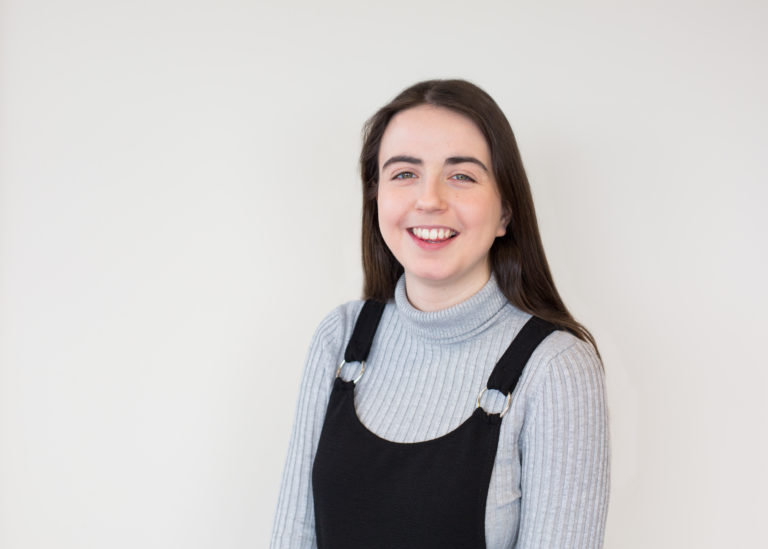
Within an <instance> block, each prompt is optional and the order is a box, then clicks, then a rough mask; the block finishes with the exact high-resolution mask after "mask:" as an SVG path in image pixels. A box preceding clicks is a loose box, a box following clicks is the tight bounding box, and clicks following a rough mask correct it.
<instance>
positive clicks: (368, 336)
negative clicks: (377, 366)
mask: <svg viewBox="0 0 768 549" xmlns="http://www.w3.org/2000/svg"><path fill="white" fill-rule="evenodd" d="M382 313H384V303H381V302H380V301H374V300H373V299H369V300H368V301H366V302H365V303H364V304H363V308H362V310H361V311H360V315H359V316H358V317H357V323H356V324H355V329H354V331H353V332H352V337H351V338H350V339H349V343H347V349H346V351H344V360H345V361H346V362H362V361H364V360H365V359H366V358H368V352H369V351H370V350H371V344H372V343H373V336H374V335H376V328H377V327H378V326H379V321H380V320H381V315H382Z"/></svg>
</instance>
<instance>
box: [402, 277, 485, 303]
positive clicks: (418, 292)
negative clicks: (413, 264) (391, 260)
mask: <svg viewBox="0 0 768 549" xmlns="http://www.w3.org/2000/svg"><path fill="white" fill-rule="evenodd" d="M490 277H491V273H490V269H489V270H488V271H487V272H485V273H484V274H483V275H482V276H478V277H475V278H474V279H473V280H470V281H466V280H462V281H461V282H460V283H456V282H446V281H440V282H433V281H429V280H423V279H418V278H415V277H409V276H408V273H406V274H405V288H406V294H407V296H408V301H409V302H410V304H411V305H413V306H414V307H415V308H416V309H418V310H420V311H426V312H432V311H440V310H442V309H447V308H448V307H453V306H454V305H457V304H459V303H461V302H462V301H466V300H467V299H469V298H470V297H472V296H473V295H475V294H476V293H477V292H479V291H480V290H481V289H482V287H483V286H485V284H486V283H487V282H488V280H489V279H490Z"/></svg>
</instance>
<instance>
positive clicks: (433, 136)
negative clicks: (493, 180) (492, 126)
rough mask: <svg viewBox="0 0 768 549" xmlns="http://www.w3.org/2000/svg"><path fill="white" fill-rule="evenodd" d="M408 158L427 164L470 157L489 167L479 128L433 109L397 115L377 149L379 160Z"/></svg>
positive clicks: (443, 110) (425, 107)
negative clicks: (420, 160)
mask: <svg viewBox="0 0 768 549" xmlns="http://www.w3.org/2000/svg"><path fill="white" fill-rule="evenodd" d="M399 154H409V155H413V156H417V157H419V158H422V157H423V158H424V159H425V160H429V159H431V158H433V157H434V158H435V159H436V160H442V159H444V158H447V157H450V156H474V157H476V158H478V159H480V160H482V161H483V162H486V165H490V156H491V153H490V149H489V148H488V143H487V142H486V141H485V137H484V136H483V134H482V132H481V131H480V128H478V127H477V125H475V123H474V122H472V120H470V119H469V118H468V117H466V116H464V115H463V114H459V113H457V112H455V111H452V110H450V109H446V108H443V107H435V106H433V105H419V106H418V107H413V108H410V109H406V110H404V111H401V112H399V113H397V114H396V115H395V116H394V117H393V118H392V120H390V122H389V124H388V125H387V129H386V130H385V131H384V135H383V136H382V139H381V146H380V147H379V165H380V166H381V162H382V159H384V158H388V157H390V156H393V155H399Z"/></svg>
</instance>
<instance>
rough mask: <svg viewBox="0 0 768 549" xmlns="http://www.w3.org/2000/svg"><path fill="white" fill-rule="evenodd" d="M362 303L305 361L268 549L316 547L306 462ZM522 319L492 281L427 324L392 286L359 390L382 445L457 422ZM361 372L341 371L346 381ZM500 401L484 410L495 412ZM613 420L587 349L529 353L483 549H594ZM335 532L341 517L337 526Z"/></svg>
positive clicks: (499, 462)
mask: <svg viewBox="0 0 768 549" xmlns="http://www.w3.org/2000/svg"><path fill="white" fill-rule="evenodd" d="M362 304H363V302H362V301H352V302H349V303H346V304H345V305H342V306H340V307H338V308H337V309H335V310H334V311H332V312H331V313H330V314H329V315H328V316H327V317H326V318H325V319H324V320H323V321H322V322H321V323H320V325H319V326H318V328H317V330H316V332H315V335H314V337H313V339H312V343H311V345H310V348H309V352H308V354H307V360H306V366H305V370H304V374H303V378H302V381H301V387H300V392H299V398H298V406H297V410H296V418H295V423H294V427H293V433H292V435H291V441H290V445H289V448H288V457H287V459H286V463H285V469H284V472H283V479H282V485H281V488H280V496H279V501H278V505H277V511H276V514H275V521H274V528H273V531H272V540H271V547H272V548H273V549H278V548H280V549H282V548H291V549H299V548H302V549H303V548H307V549H309V548H314V547H316V542H315V525H314V510H313V500H312V483H311V473H312V462H313V460H314V455H315V450H316V448H317V444H318V439H319V437H320V431H321V429H322V426H323V420H324V418H325V409H326V406H327V404H328V397H329V395H330V391H331V387H332V385H333V380H334V376H335V371H336V368H337V366H338V365H339V363H340V362H341V361H342V359H343V355H344V349H345V347H346V344H347V341H348V340H349V338H350V336H351V334H352V329H353V327H354V324H355V320H356V319H357V315H358V313H359V312H360V309H361V307H362ZM528 318H530V315H529V314H527V313H524V312H522V311H520V310H519V309H517V308H516V307H514V306H512V305H511V304H510V303H509V302H508V301H507V299H506V298H505V297H504V295H503V294H502V292H501V290H500V289H499V287H498V285H497V284H496V281H495V279H494V278H493V277H491V279H490V280H489V281H488V283H487V284H486V285H485V286H484V287H483V288H482V289H481V290H480V291H479V292H478V293H476V294H475V295H474V296H472V297H470V298H469V299H467V300H466V301H464V302H462V303H459V304H458V305H455V306H453V307H449V308H447V309H443V310H440V311H435V312H423V311H419V310H418V309H415V308H414V307H413V306H412V305H411V304H410V303H409V301H408V298H407V296H406V291H405V279H404V278H401V279H400V280H399V281H398V284H397V287H396V290H395V297H394V300H390V302H389V303H388V304H387V306H386V308H385V310H384V314H383V316H382V319H381V322H380V324H379V327H378V330H377V332H376V337H375V339H374V342H373V346H372V347H371V351H370V353H369V355H368V361H367V362H366V369H365V374H364V375H363V377H362V379H361V380H360V381H359V382H358V384H357V385H356V388H355V407H356V409H357V414H358V416H359V417H360V420H361V421H362V423H363V424H364V425H365V426H366V427H367V428H368V429H369V430H371V431H373V432H374V433H376V434H377V435H379V436H380V437H382V438H385V439H388V440H392V441H396V442H419V441H423V440H429V439H433V438H437V437H439V436H442V435H444V434H446V433H448V432H450V431H452V430H453V429H455V428H456V427H458V426H459V425H460V424H461V423H462V422H463V421H465V420H466V419H467V418H468V417H469V416H470V415H471V414H472V412H473V410H474V408H475V406H476V399H477V396H478V394H479V393H480V391H481V389H483V388H484V387H485V385H486V381H487V380H488V377H489V376H490V374H491V371H492V370H493V367H494V366H495V364H496V362H497V361H498V359H499V358H500V357H501V355H502V353H503V352H504V351H505V350H506V348H507V346H508V345H509V344H510V342H511V341H512V340H513V339H514V337H515V336H516V335H517V333H518V331H519V330H520V329H521V328H522V327H523V325H524V324H525V322H526V321H527V320H528ZM358 369H359V364H349V365H345V366H344V368H343V369H342V377H344V378H345V379H351V378H352V377H354V376H355V375H356V374H357V371H358ZM504 402H505V398H504V397H503V395H501V393H498V392H497V391H486V394H485V395H484V397H483V400H482V401H481V404H482V405H483V407H484V408H485V409H486V410H487V411H489V412H500V411H501V409H502V408H503V405H504ZM608 489H609V448H608V418H607V410H606V403H605V389H604V382H603V369H602V366H601V364H600V361H599V359H598V358H597V356H596V354H595V351H594V350H593V349H592V347H591V345H589V344H587V343H585V342H583V341H581V340H579V339H578V338H576V337H574V336H573V335H571V334H570V333H567V332H564V331H557V332H555V333H553V334H551V335H550V336H548V337H547V338H546V339H545V340H544V341H543V342H542V343H541V344H540V345H539V347H538V348H537V349H536V351H535V352H534V354H533V355H532V356H531V359H530V360H529V361H528V364H527V365H526V367H525V370H524V371H523V374H522V376H521V377H520V380H519V382H518V384H517V387H516V388H515V390H514V392H513V394H512V401H511V408H510V410H509V412H508V413H507V414H506V415H505V416H504V418H503V420H502V424H501V434H500V437H499V444H498V450H497V453H496V462H495V465H494V469H493V474H492V477H491V484H490V486H489V491H488V499H487V505H486V518H485V530H486V544H487V547H488V549H500V548H512V547H516V548H517V549H533V548H537V549H540V548H548V549H549V548H552V549H554V548H563V549H565V548H567V549H574V548H582V547H583V548H593V547H601V546H602V542H603V531H604V526H605V517H606V512H607V506H608ZM339 520H344V517H339Z"/></svg>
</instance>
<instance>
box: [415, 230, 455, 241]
mask: <svg viewBox="0 0 768 549" xmlns="http://www.w3.org/2000/svg"><path fill="white" fill-rule="evenodd" d="M408 232H410V233H411V234H412V235H413V236H415V237H416V238H418V239H419V240H423V241H424V242H445V241H447V240H450V239H451V238H453V237H455V236H456V235H458V234H459V233H458V232H456V231H454V230H453V229H451V228H449V227H411V228H410V229H408Z"/></svg>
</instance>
